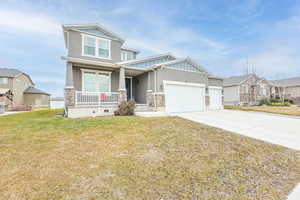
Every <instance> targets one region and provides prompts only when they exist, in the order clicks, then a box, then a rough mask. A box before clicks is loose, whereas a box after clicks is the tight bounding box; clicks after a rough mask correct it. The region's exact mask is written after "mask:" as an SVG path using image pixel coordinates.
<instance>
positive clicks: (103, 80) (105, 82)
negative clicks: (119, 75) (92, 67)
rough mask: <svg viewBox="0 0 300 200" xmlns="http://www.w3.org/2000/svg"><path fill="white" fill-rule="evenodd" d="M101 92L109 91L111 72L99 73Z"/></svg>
mask: <svg viewBox="0 0 300 200" xmlns="http://www.w3.org/2000/svg"><path fill="white" fill-rule="evenodd" d="M98 80H99V92H109V90H110V88H109V86H110V76H109V74H104V73H99V74H98Z"/></svg>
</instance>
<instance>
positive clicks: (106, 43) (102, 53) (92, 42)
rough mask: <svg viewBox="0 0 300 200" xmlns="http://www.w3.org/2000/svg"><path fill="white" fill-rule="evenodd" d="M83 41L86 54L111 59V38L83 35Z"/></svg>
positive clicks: (84, 53)
mask: <svg viewBox="0 0 300 200" xmlns="http://www.w3.org/2000/svg"><path fill="white" fill-rule="evenodd" d="M82 41H83V43H82V47H83V48H82V50H83V52H82V54H83V55H84V56H91V57H98V58H104V59H110V40H107V39H103V38H97V37H94V36H89V35H83V40H82Z"/></svg>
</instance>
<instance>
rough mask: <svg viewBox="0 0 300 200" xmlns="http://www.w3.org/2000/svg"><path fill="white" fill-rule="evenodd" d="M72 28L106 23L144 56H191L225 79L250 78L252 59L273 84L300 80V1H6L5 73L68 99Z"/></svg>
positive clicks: (0, 32) (1, 9)
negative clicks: (15, 72) (67, 43)
mask: <svg viewBox="0 0 300 200" xmlns="http://www.w3.org/2000/svg"><path fill="white" fill-rule="evenodd" d="M171 2H172V3H171ZM65 23H67V24H70V23H76V24H78V23H100V24H102V25H103V26H104V27H106V28H107V29H109V30H112V31H113V32H115V33H118V34H119V35H121V36H122V37H123V38H125V39H126V46H127V47H131V48H135V49H139V50H140V51H141V54H140V57H142V56H149V55H153V54H159V53H165V52H172V53H173V54H174V55H176V56H178V57H185V56H190V57H191V58H192V59H194V60H196V61H197V62H198V63H199V64H201V65H203V66H204V67H205V68H206V69H207V70H208V71H209V72H211V73H213V74H215V75H219V76H231V75H239V74H244V73H245V72H246V63H247V62H246V60H247V59H248V66H249V68H250V71H253V70H254V71H255V72H256V73H257V74H258V75H261V76H264V77H266V78H270V79H274V78H286V77H294V76H300V2H299V0H284V1H283V0H282V1H280V0H279V1H262V0H243V1H240V0H215V1H211V0H186V1H185V0H173V1H163V0H157V1H155V0H151V1H143V0H120V1H117V0H99V1H97V0H93V1H88V0H42V1H39V0H31V1H30V0H3V1H1V5H0V41H1V45H0V66H1V67H14V68H18V69H20V70H23V71H24V72H26V73H28V74H30V75H31V76H32V78H33V80H34V82H35V84H36V85H37V87H39V88H41V89H43V90H46V91H48V92H50V93H51V94H53V96H62V94H63V87H64V76H65V63H64V61H62V60H61V59H60V57H61V56H64V55H65V53H66V52H65V49H64V42H63V35H62V30H61V24H65Z"/></svg>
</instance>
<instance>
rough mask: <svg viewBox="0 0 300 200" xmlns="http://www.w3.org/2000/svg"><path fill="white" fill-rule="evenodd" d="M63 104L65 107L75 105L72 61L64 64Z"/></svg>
mask: <svg viewBox="0 0 300 200" xmlns="http://www.w3.org/2000/svg"><path fill="white" fill-rule="evenodd" d="M64 94H65V106H66V108H68V107H70V106H74V105H75V89H74V83H73V66H72V63H69V62H67V64H66V85H65V91H64Z"/></svg>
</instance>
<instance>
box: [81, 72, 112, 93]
mask: <svg viewBox="0 0 300 200" xmlns="http://www.w3.org/2000/svg"><path fill="white" fill-rule="evenodd" d="M82 79H83V80H82V90H83V91H86V92H110V72H100V71H99V72H98V71H83V74H82Z"/></svg>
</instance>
